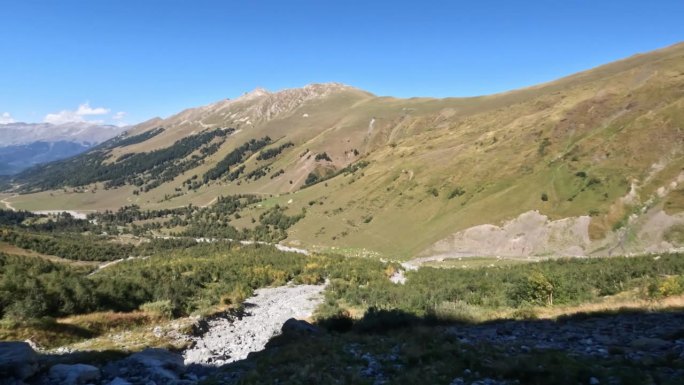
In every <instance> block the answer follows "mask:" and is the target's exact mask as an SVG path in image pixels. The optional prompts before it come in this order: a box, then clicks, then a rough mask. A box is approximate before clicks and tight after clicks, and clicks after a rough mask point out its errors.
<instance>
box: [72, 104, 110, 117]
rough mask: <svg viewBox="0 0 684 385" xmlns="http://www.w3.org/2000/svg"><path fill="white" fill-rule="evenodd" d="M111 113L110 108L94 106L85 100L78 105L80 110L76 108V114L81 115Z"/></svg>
mask: <svg viewBox="0 0 684 385" xmlns="http://www.w3.org/2000/svg"><path fill="white" fill-rule="evenodd" d="M108 113H109V108H104V107H96V108H92V107H90V103H88V102H85V103H83V104H81V105H80V106H78V110H76V114H77V115H80V116H85V115H105V114H108Z"/></svg>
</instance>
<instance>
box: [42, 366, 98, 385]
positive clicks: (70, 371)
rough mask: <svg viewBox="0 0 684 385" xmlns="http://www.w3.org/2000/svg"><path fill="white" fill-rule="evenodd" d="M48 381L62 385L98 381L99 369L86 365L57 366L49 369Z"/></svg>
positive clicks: (76, 384)
mask: <svg viewBox="0 0 684 385" xmlns="http://www.w3.org/2000/svg"><path fill="white" fill-rule="evenodd" d="M49 373H50V374H49V375H50V379H51V380H52V381H58V382H59V383H60V384H64V385H78V384H86V383H89V382H91V381H97V380H99V379H100V369H98V368H97V367H95V366H92V365H86V364H74V365H66V364H57V365H55V366H53V367H51V368H50V372H49Z"/></svg>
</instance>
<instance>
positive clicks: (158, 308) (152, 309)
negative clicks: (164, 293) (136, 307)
mask: <svg viewBox="0 0 684 385" xmlns="http://www.w3.org/2000/svg"><path fill="white" fill-rule="evenodd" d="M140 310H142V311H144V312H147V313H151V314H153V315H155V316H158V317H161V318H167V319H170V318H173V316H174V313H175V309H174V307H173V305H172V304H171V301H169V300H162V301H156V302H147V303H144V304H142V305H140Z"/></svg>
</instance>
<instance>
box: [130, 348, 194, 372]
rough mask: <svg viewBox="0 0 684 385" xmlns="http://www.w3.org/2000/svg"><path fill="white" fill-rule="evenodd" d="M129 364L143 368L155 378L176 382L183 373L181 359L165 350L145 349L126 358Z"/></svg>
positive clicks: (183, 366)
mask: <svg viewBox="0 0 684 385" xmlns="http://www.w3.org/2000/svg"><path fill="white" fill-rule="evenodd" d="M127 360H128V361H129V362H132V363H137V364H139V365H142V366H144V367H145V368H146V369H147V371H148V372H149V373H150V374H151V375H152V376H153V377H157V378H163V379H167V380H177V379H178V376H179V375H180V374H182V373H183V372H185V365H184V364H183V357H182V356H181V355H179V354H176V353H172V352H170V351H168V350H165V349H145V350H143V351H141V352H138V353H135V354H133V355H131V356H130V357H128V359H127Z"/></svg>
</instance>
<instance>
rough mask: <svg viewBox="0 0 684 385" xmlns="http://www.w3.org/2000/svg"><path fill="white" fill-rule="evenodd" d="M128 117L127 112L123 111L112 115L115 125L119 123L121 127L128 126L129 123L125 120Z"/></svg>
mask: <svg viewBox="0 0 684 385" xmlns="http://www.w3.org/2000/svg"><path fill="white" fill-rule="evenodd" d="M125 118H126V113H125V112H123V111H119V112H117V113H116V114H114V115H112V121H113V122H114V125H117V126H119V127H123V126H127V125H128V123H126V122H124V119H125Z"/></svg>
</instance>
